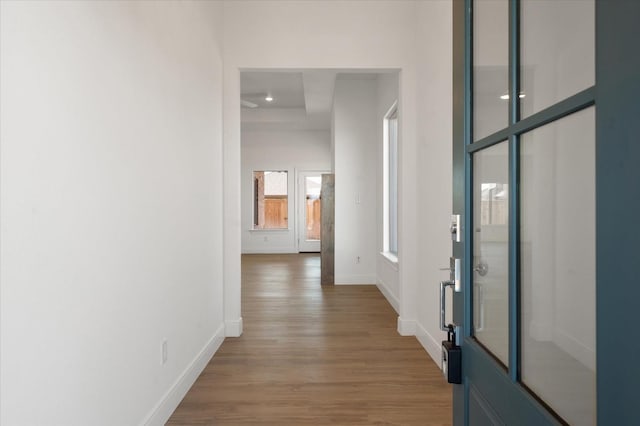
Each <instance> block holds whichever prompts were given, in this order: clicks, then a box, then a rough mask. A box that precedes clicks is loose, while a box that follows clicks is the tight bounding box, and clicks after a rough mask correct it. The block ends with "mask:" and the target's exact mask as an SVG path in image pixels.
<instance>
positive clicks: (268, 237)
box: [241, 130, 331, 253]
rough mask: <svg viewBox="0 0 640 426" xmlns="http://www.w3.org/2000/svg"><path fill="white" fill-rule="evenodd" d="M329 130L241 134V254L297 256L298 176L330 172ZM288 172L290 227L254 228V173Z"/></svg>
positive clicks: (243, 132) (248, 132) (250, 132)
mask: <svg viewBox="0 0 640 426" xmlns="http://www.w3.org/2000/svg"><path fill="white" fill-rule="evenodd" d="M330 144H331V141H330V133H329V131H321V130H315V131H302V130H300V131H292V130H287V131H284V130H283V131H258V130H253V131H247V130H243V131H242V175H241V179H242V187H241V191H242V252H243V253H297V252H298V247H297V244H296V226H297V220H298V218H297V217H296V216H295V212H296V211H297V209H296V208H295V207H296V205H295V202H296V195H295V194H296V185H295V183H296V173H297V172H299V171H305V170H314V171H329V170H331V158H330ZM256 170H286V171H288V185H289V186H288V194H289V216H288V217H289V228H288V229H287V230H255V231H254V230H251V229H252V228H253V172H254V171H256Z"/></svg>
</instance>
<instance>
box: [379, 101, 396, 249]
mask: <svg viewBox="0 0 640 426" xmlns="http://www.w3.org/2000/svg"><path fill="white" fill-rule="evenodd" d="M383 128H384V147H383V154H384V155H383V162H384V164H383V170H384V190H383V202H384V237H383V245H384V247H383V250H384V252H386V253H391V254H393V255H395V256H397V255H398V108H397V103H394V105H393V106H392V107H391V109H390V110H389V112H388V113H387V114H386V116H385V119H384V126H383Z"/></svg>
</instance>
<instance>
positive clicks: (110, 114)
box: [0, 1, 224, 425]
mask: <svg viewBox="0 0 640 426" xmlns="http://www.w3.org/2000/svg"><path fill="white" fill-rule="evenodd" d="M221 12H222V10H221V7H220V5H219V4H218V3H208V2H169V1H166V2H153V3H151V2H76V1H70V2H55V3H52V2H46V1H38V2H28V3H27V2H4V1H3V2H1V15H2V17H1V19H2V20H1V25H0V27H1V43H2V44H1V46H0V52H1V55H2V56H1V60H0V63H1V68H0V74H1V80H0V85H1V90H0V91H1V121H2V128H1V133H0V139H1V145H0V157H1V163H0V180H1V187H0V189H1V191H0V192H1V209H0V220H1V239H0V244H1V252H0V262H1V264H2V270H1V272H0V274H1V275H0V278H1V287H0V290H1V301H0V303H1V305H0V306H1V308H0V311H1V338H2V341H1V363H0V389H1V399H0V402H1V404H0V405H1V413H0V423H2V424H4V425H35V424H50V425H54V424H55V425H88V424H91V425H132V424H142V423H145V422H148V423H150V424H162V423H164V420H166V418H167V417H168V416H169V415H170V413H171V411H172V410H173V408H175V405H176V404H177V403H178V402H179V401H180V399H181V397H182V394H183V392H186V390H187V389H188V387H189V386H190V384H191V381H192V380H194V379H195V377H196V376H197V374H198V373H199V371H200V369H201V368H202V367H204V365H205V363H206V362H207V361H208V359H209V358H210V356H211V355H212V354H213V352H214V351H215V350H216V348H217V347H218V345H219V344H220V343H221V342H222V339H223V337H224V335H223V328H222V320H223V311H222V308H223V305H222V239H221V237H222V235H221V228H222V209H221V205H220V199H221V195H222V184H221V182H222V173H221V170H222V162H221V153H222V139H221V129H222V126H221V125H222V123H221V116H222V103H221V92H222V64H221V46H220V44H219V40H221V34H220V33H219V32H220V30H221V21H220V18H221ZM163 339H167V341H168V360H167V362H166V364H165V365H161V342H162V341H163Z"/></svg>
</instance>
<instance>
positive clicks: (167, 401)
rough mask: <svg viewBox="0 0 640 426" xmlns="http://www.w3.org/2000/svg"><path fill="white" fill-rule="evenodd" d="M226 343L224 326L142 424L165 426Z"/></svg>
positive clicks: (217, 331)
mask: <svg viewBox="0 0 640 426" xmlns="http://www.w3.org/2000/svg"><path fill="white" fill-rule="evenodd" d="M223 341H224V326H222V325H221V326H220V327H219V328H218V330H216V332H215V334H214V335H213V337H211V339H209V341H208V342H207V344H206V345H205V346H204V348H202V350H201V351H200V353H199V354H198V355H197V356H196V357H195V358H194V360H193V361H192V362H191V363H190V364H189V365H188V366H187V368H186V369H185V370H184V372H183V373H182V374H181V375H180V377H178V379H177V380H176V381H175V383H174V384H173V385H172V386H171V388H169V390H168V391H167V393H166V394H165V395H164V396H163V397H162V399H160V401H159V402H158V404H156V406H155V407H154V408H153V410H151V412H150V413H149V414H148V415H147V417H146V419H145V420H144V422H143V423H142V424H144V425H146V426H155V425H158V426H161V425H164V424H165V423H166V422H167V420H169V417H171V415H172V414H173V412H174V411H175V409H176V408H177V407H178V405H179V404H180V402H181V401H182V399H183V398H184V396H185V395H186V394H187V392H188V391H189V389H191V386H193V384H194V383H195V381H196V379H197V378H198V376H199V375H200V373H202V370H204V368H205V367H206V366H207V364H208V363H209V361H210V360H211V358H213V355H214V354H215V353H216V351H217V350H218V348H220V345H222V342H223Z"/></svg>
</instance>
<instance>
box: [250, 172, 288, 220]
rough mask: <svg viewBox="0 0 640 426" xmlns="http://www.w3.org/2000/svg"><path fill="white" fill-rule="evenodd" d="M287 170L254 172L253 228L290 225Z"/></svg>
mask: <svg viewBox="0 0 640 426" xmlns="http://www.w3.org/2000/svg"><path fill="white" fill-rule="evenodd" d="M287 187H288V180H287V172H286V171H277V170H276V171H256V172H253V188H254V194H253V197H254V198H253V204H254V205H253V228H254V229H286V228H288V227H289V221H288V216H289V196H288V188H287Z"/></svg>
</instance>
